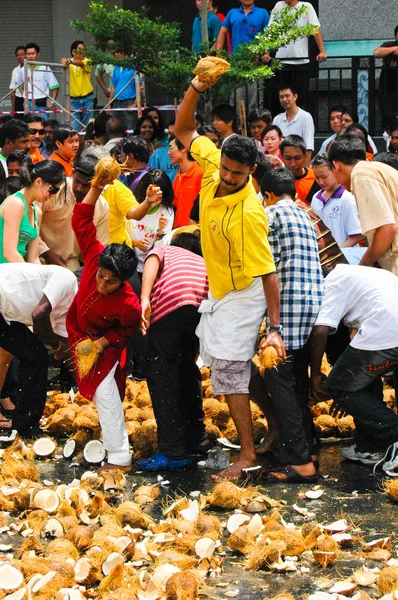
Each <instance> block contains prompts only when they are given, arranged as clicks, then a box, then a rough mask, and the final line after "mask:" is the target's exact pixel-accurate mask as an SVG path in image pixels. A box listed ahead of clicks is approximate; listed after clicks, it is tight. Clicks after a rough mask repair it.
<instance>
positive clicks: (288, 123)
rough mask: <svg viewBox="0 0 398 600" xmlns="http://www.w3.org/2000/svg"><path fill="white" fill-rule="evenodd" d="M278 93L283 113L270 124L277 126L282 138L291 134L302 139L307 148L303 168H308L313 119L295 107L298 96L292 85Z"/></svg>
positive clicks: (312, 148)
mask: <svg viewBox="0 0 398 600" xmlns="http://www.w3.org/2000/svg"><path fill="white" fill-rule="evenodd" d="M278 91H279V102H280V103H281V106H282V107H283V108H284V109H285V112H283V113H279V115H276V117H274V120H273V121H272V124H273V125H277V126H278V127H279V128H280V129H281V131H282V133H283V137H287V136H288V135H292V134H293V135H299V136H300V137H302V138H303V139H304V141H305V145H306V147H307V152H306V156H305V166H306V167H309V165H310V162H311V154H312V151H313V150H314V135H315V125H314V119H313V118H312V116H311V115H310V113H309V112H307V111H306V110H303V109H302V108H300V107H299V106H297V98H298V94H297V90H296V89H295V88H294V87H293V86H292V85H282V86H281V87H279V89H278Z"/></svg>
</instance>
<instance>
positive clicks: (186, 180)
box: [173, 162, 203, 229]
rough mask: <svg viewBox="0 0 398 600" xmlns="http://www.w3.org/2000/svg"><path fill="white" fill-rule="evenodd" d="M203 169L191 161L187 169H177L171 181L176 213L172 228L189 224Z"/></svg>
mask: <svg viewBox="0 0 398 600" xmlns="http://www.w3.org/2000/svg"><path fill="white" fill-rule="evenodd" d="M202 177H203V169H202V168H201V167H200V166H199V165H198V164H197V163H196V162H193V163H192V164H191V166H190V167H189V169H188V171H186V172H185V173H181V172H180V171H178V173H177V175H176V178H175V179H174V183H173V190H174V206H175V207H176V214H175V218H174V229H175V228H176V227H183V226H184V225H188V224H189V216H190V214H191V210H192V207H193V203H194V200H195V198H196V196H197V195H198V194H199V192H200V186H201V183H202Z"/></svg>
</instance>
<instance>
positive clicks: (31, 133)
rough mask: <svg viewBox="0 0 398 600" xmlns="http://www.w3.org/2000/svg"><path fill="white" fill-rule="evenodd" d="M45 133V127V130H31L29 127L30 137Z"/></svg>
mask: <svg viewBox="0 0 398 600" xmlns="http://www.w3.org/2000/svg"><path fill="white" fill-rule="evenodd" d="M45 131H46V130H45V129H44V127H43V129H31V128H30V127H29V133H30V135H36V133H38V134H39V135H44V133H45Z"/></svg>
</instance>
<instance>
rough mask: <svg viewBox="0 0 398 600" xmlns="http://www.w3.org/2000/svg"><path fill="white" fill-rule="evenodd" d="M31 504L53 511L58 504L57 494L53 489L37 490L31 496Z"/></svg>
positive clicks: (49, 511)
mask: <svg viewBox="0 0 398 600" xmlns="http://www.w3.org/2000/svg"><path fill="white" fill-rule="evenodd" d="M33 506H34V507H35V508H41V509H42V510H45V511H46V512H48V513H53V512H55V511H56V510H57V508H58V506H59V496H58V494H57V493H56V492H54V491H53V490H39V491H38V492H36V494H35V495H34V496H33Z"/></svg>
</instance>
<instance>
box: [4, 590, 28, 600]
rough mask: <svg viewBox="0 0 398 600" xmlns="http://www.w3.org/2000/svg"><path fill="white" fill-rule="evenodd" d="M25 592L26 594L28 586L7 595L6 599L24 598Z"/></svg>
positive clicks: (18, 599)
mask: <svg viewBox="0 0 398 600" xmlns="http://www.w3.org/2000/svg"><path fill="white" fill-rule="evenodd" d="M25 594H26V587H23V588H21V589H20V590H17V591H16V592H13V593H12V594H8V595H7V596H4V600H22V598H23V597H24V596H25Z"/></svg>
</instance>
